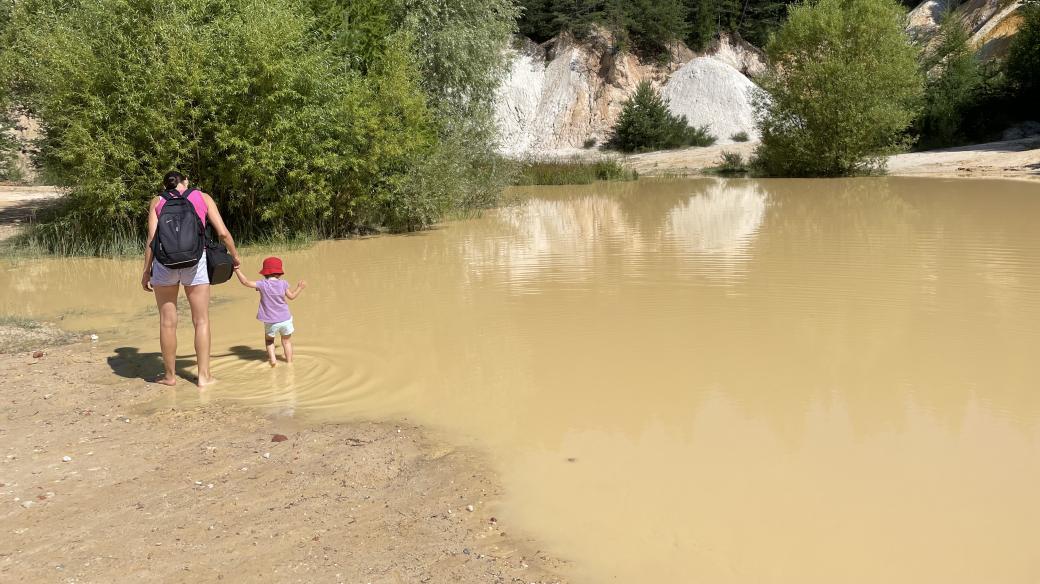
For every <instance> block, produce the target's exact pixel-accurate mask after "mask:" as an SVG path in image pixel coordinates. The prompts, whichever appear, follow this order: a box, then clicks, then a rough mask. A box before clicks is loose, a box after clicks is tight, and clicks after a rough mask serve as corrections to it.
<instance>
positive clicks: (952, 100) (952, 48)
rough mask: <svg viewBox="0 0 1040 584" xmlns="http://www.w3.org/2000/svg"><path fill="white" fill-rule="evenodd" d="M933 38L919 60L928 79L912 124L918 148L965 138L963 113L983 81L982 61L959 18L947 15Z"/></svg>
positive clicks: (945, 144)
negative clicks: (918, 112) (928, 48)
mask: <svg viewBox="0 0 1040 584" xmlns="http://www.w3.org/2000/svg"><path fill="white" fill-rule="evenodd" d="M933 42H935V45H934V49H932V50H931V51H930V52H929V54H927V55H925V58H924V59H923V60H922V69H923V70H924V72H925V75H927V77H928V79H927V82H926V83H925V92H924V109H923V110H922V112H921V116H920V118H918V120H917V121H916V122H915V125H914V126H915V127H914V132H915V133H917V134H918V135H919V139H918V145H919V146H920V147H922V148H941V147H943V146H951V145H954V144H958V143H963V142H964V141H966V140H967V138H968V136H967V135H966V133H965V126H966V123H965V122H966V116H967V113H968V112H969V110H970V109H971V108H972V107H973V106H974V105H975V104H976V103H978V102H979V100H980V97H981V92H982V90H983V84H984V82H985V77H984V75H983V68H982V65H981V64H980V63H979V61H978V60H977V59H976V58H975V53H974V51H973V50H972V48H971V44H970V42H969V35H968V32H967V30H965V28H964V25H963V24H961V22H960V21H959V20H957V19H956V18H953V17H951V16H949V15H947V16H946V17H945V18H944V19H943V21H942V23H941V26H940V28H939V32H938V35H937V39H936V40H935V41H933Z"/></svg>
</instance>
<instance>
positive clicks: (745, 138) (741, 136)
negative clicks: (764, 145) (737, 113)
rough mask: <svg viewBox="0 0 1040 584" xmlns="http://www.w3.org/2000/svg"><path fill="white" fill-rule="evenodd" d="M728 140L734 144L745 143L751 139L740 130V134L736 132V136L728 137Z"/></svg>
mask: <svg viewBox="0 0 1040 584" xmlns="http://www.w3.org/2000/svg"><path fill="white" fill-rule="evenodd" d="M729 139H730V140H733V141H734V142H747V141H748V140H750V139H751V137H750V136H748V133H747V132H745V131H743V130H741V131H740V132H737V133H736V134H733V135H732V136H730V137H729Z"/></svg>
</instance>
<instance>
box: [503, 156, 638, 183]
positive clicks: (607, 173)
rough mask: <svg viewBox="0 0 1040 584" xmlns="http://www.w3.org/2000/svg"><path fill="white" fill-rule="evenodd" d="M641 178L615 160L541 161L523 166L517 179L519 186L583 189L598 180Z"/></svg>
mask: <svg viewBox="0 0 1040 584" xmlns="http://www.w3.org/2000/svg"><path fill="white" fill-rule="evenodd" d="M637 178H639V175H638V173H636V172H635V171H632V170H628V169H626V168H625V167H624V166H622V164H621V163H620V162H618V161H617V160H613V159H606V160H596V161H586V160H578V159H573V160H541V161H530V162H523V163H521V164H520V169H519V172H518V173H517V175H516V179H515V181H514V184H516V185H584V184H589V183H592V182H595V181H598V180H611V181H624V180H635V179H637Z"/></svg>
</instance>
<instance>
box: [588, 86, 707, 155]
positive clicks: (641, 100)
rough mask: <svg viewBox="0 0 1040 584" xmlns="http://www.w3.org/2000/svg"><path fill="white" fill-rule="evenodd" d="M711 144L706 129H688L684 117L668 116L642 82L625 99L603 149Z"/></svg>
mask: <svg viewBox="0 0 1040 584" xmlns="http://www.w3.org/2000/svg"><path fill="white" fill-rule="evenodd" d="M714 142H715V138H713V137H712V136H710V135H709V134H708V131H707V128H703V127H702V128H693V127H690V125H689V123H688V122H687V121H686V116H675V115H672V113H671V112H669V111H668V107H667V106H666V105H665V103H664V100H663V99H661V95H660V94H659V93H658V92H657V90H655V89H654V88H653V86H652V85H650V82H649V81H643V82H642V83H640V84H639V86H638V87H637V88H636V92H635V93H634V94H632V96H631V97H629V98H628V99H627V100H625V103H624V105H623V106H622V109H621V115H619V116H618V119H617V122H616V123H615V124H614V128H613V129H612V130H611V135H610V138H609V139H608V140H607V143H606V146H607V148H612V149H615V150H620V151H622V152H645V151H648V150H665V149H669V148H681V147H683V146H708V145H710V144H713V143H714Z"/></svg>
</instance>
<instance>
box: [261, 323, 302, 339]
mask: <svg viewBox="0 0 1040 584" xmlns="http://www.w3.org/2000/svg"><path fill="white" fill-rule="evenodd" d="M294 330H295V329H294V328H293V325H292V319H291V318H290V319H289V320H283V321H282V322H265V323H264V334H265V335H267V336H268V338H272V339H273V338H274V337H275V335H282V336H283V337H287V336H289V335H291V334H293V331H294Z"/></svg>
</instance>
